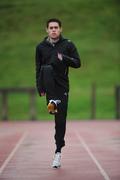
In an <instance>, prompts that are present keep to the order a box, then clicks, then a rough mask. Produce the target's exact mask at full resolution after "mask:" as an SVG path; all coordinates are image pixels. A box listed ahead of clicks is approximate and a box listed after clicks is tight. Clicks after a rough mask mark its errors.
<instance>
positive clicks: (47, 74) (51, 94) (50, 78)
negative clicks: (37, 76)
mask: <svg viewBox="0 0 120 180" xmlns="http://www.w3.org/2000/svg"><path fill="white" fill-rule="evenodd" d="M43 81H44V87H45V90H46V95H47V100H50V99H53V100H55V99H57V97H56V91H55V80H54V71H53V67H52V66H51V65H46V66H44V71H43Z"/></svg>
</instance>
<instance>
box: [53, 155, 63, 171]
mask: <svg viewBox="0 0 120 180" xmlns="http://www.w3.org/2000/svg"><path fill="white" fill-rule="evenodd" d="M60 160H61V153H60V152H57V153H56V154H55V157H54V160H53V164H52V167H53V168H59V167H60V166H61V163H60Z"/></svg>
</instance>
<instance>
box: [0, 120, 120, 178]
mask: <svg viewBox="0 0 120 180" xmlns="http://www.w3.org/2000/svg"><path fill="white" fill-rule="evenodd" d="M54 148H55V145H54V122H53V121H49V122H9V123H7V122H6V123H3V122H1V123H0V180H56V179H57V180H120V121H103V120H102V121H68V122H67V131H66V146H65V147H64V148H63V150H62V159H61V161H62V162H61V163H62V167H61V168H59V169H52V168H51V163H52V159H53V157H54Z"/></svg>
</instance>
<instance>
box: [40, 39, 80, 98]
mask: <svg viewBox="0 0 120 180" xmlns="http://www.w3.org/2000/svg"><path fill="white" fill-rule="evenodd" d="M58 53H61V54H62V55H63V60H59V59H58V57H57V54H58ZM46 65H52V67H53V69H54V78H55V82H56V84H57V85H58V86H59V87H60V88H61V89H63V91H64V92H68V91H69V78H68V71H69V67H73V68H79V67H80V66H81V62H80V56H79V54H78V52H77V49H76V47H75V45H74V44H73V43H72V42H71V41H70V40H68V39H65V38H63V37H62V36H61V37H60V39H59V41H57V42H56V43H55V44H51V43H50V42H49V41H48V40H47V37H46V38H45V39H44V40H43V41H42V42H41V43H40V44H38V45H37V47H36V86H37V90H38V93H39V95H40V94H41V92H43V91H45V89H44V87H43V82H42V81H43V80H42V77H41V69H42V66H46Z"/></svg>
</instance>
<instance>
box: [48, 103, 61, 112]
mask: <svg viewBox="0 0 120 180" xmlns="http://www.w3.org/2000/svg"><path fill="white" fill-rule="evenodd" d="M60 102H61V100H50V101H49V103H48V106H47V109H48V112H49V113H50V114H56V113H57V112H58V110H57V105H58V104H59V103H60Z"/></svg>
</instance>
